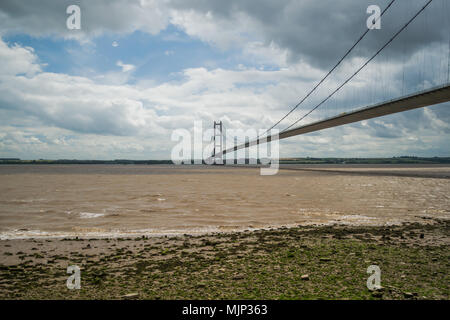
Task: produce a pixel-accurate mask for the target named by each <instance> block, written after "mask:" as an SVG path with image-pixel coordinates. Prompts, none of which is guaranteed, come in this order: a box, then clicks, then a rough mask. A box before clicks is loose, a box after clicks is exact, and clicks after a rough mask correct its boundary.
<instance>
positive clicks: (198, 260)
mask: <svg viewBox="0 0 450 320" xmlns="http://www.w3.org/2000/svg"><path fill="white" fill-rule="evenodd" d="M449 241H450V222H449V221H448V220H439V219H432V218H423V223H404V224H402V225H399V226H389V227H385V226H384V227H373V226H372V227H358V226H342V225H341V226H340V225H335V226H323V227H318V226H307V227H306V226H305V227H294V228H280V229H271V230H258V231H252V232H237V233H220V234H213V235H203V236H187V235H186V236H180V237H171V238H169V237H156V238H147V237H138V238H134V239H132V238H116V239H84V240H83V239H58V240H56V239H27V240H3V241H0V248H1V259H0V299H130V298H134V299H446V300H447V299H449V297H450V287H449V283H450V282H449V281H448V274H449V271H450V269H449V264H448V258H449V257H448V253H449V245H450V243H449ZM70 265H77V266H79V267H80V269H81V289H80V290H69V289H68V288H67V287H66V280H67V277H68V276H69V275H68V274H67V272H66V269H67V267H68V266H70ZM370 265H378V266H379V267H380V269H381V286H382V288H381V289H379V290H375V291H371V290H369V289H368V288H367V287H366V281H367V278H368V277H369V274H367V268H368V266H370Z"/></svg>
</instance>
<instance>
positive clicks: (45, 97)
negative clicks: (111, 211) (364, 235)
mask: <svg viewBox="0 0 450 320" xmlns="http://www.w3.org/2000/svg"><path fill="white" fill-rule="evenodd" d="M389 2H390V1H388V0H340V1H335V0H320V1H318V0H279V1H269V0H245V1H244V0H229V1H220V0H159V1H157V0H117V1H107V0H97V1H87V0H86V1H75V0H71V1H65V0H61V1H57V0H53V1H50V0H41V1H31V0H2V1H1V2H0V158H9V157H14V158H21V159H170V156H171V150H172V148H173V147H174V146H175V145H176V144H177V143H178V142H177V141H172V139H171V137H172V133H173V132H174V130H177V129H187V130H189V131H192V130H193V126H194V121H201V122H202V125H203V127H204V129H209V128H212V126H213V122H214V121H218V120H221V121H223V124H224V127H225V128H226V129H243V130H248V129H250V128H251V129H253V130H255V131H258V130H262V129H268V128H270V127H271V126H272V125H273V124H274V123H276V122H277V121H278V120H279V119H280V118H281V117H282V116H283V115H284V114H286V113H287V112H288V111H289V110H290V109H291V108H292V107H293V106H294V105H295V104H297V103H298V102H299V101H300V100H301V99H302V98H303V97H304V96H305V95H306V94H307V93H308V91H309V90H311V89H312V88H313V87H314V86H315V84H317V83H318V82H319V81H320V79H321V78H322V77H323V76H324V75H325V74H326V73H327V72H328V70H330V69H331V68H332V67H333V65H334V64H335V63H336V62H337V61H338V60H339V59H340V57H342V56H343V54H344V53H345V52H346V51H347V49H348V48H350V47H351V46H352V45H353V43H354V42H355V41H356V40H357V39H358V38H359V36H360V35H361V34H362V33H363V32H364V31H365V30H366V29H367V25H366V21H367V19H368V18H369V16H370V13H367V7H368V6H369V5H378V6H379V7H380V8H381V10H383V9H384V8H386V6H387V5H388V3H389ZM425 3H426V1H425V0H396V1H395V2H394V3H393V4H392V6H391V7H390V8H389V9H388V10H387V11H386V13H385V14H384V15H383V16H382V18H381V28H380V29H374V30H370V32H369V33H368V35H367V36H366V37H365V38H364V39H363V41H361V43H360V44H359V45H358V46H357V47H355V49H354V51H352V53H351V55H350V56H349V57H348V58H347V59H346V60H344V62H343V63H342V64H341V65H340V66H339V67H338V68H337V69H336V71H335V72H334V73H333V74H332V75H331V76H330V77H329V78H328V79H327V80H326V81H325V82H324V83H323V85H322V86H321V87H319V89H318V90H317V92H315V93H314V94H313V95H311V97H310V98H308V99H307V100H306V101H305V102H304V104H302V105H301V107H299V108H298V110H296V111H295V112H293V113H292V114H291V115H290V116H289V117H287V118H286V119H285V120H284V121H283V122H282V123H281V124H280V125H279V126H277V128H278V129H280V130H281V129H284V128H285V127H287V126H289V125H290V124H291V123H292V122H294V121H295V120H297V119H298V118H299V117H301V116H302V115H303V114H305V113H306V112H307V111H308V110H310V109H311V108H312V107H314V105H315V104H316V103H317V102H319V101H321V100H322V99H323V98H324V97H326V96H327V95H328V94H329V93H331V92H332V91H333V90H334V88H336V87H337V86H338V85H339V84H340V83H342V82H343V81H345V79H346V78H347V77H348V76H349V75H350V74H352V73H353V72H354V71H356V70H357V69H358V68H359V66H361V65H362V64H363V63H364V62H365V61H366V60H367V59H368V58H370V57H371V56H372V55H373V54H374V53H375V52H376V51H377V50H378V49H379V48H380V47H381V46H382V45H383V44H384V43H385V42H386V41H387V40H388V39H389V38H390V37H391V36H392V35H393V34H394V33H395V32H396V31H397V30H399V29H400V27H401V26H402V25H403V24H404V23H406V21H407V20H408V19H409V18H411V17H412V16H413V15H414V14H415V12H417V11H418V10H419V9H420V8H421V7H422V6H423V5H424V4H425ZM70 5H77V6H79V8H80V13H81V16H80V29H69V28H67V24H66V22H67V19H68V18H69V16H70V14H68V13H67V12H66V9H67V7H68V6H70ZM449 48H450V3H448V1H446V0H433V2H432V3H431V4H430V5H429V6H428V7H427V8H426V9H425V10H424V11H423V13H422V14H421V15H419V16H418V18H417V19H416V20H415V21H414V22H413V23H412V24H411V25H410V26H408V28H407V29H405V30H404V32H402V33H401V34H400V35H399V37H398V38H397V39H395V41H393V42H392V43H391V44H390V45H389V46H388V47H387V48H386V50H384V51H383V52H382V54H380V55H379V56H378V57H377V58H376V59H374V60H373V61H372V62H371V63H370V64H369V65H368V66H367V67H366V68H365V69H364V70H363V71H362V72H361V73H360V74H358V76H357V77H355V78H354V79H352V81H350V82H349V83H348V84H347V85H346V86H345V90H344V89H343V90H341V91H340V92H339V94H337V95H336V96H334V97H333V98H332V99H330V101H329V102H327V103H326V104H324V105H323V106H322V107H320V108H319V109H317V110H316V111H314V112H313V113H311V116H309V117H308V118H306V119H305V120H304V121H302V122H300V123H299V125H301V124H305V123H308V122H310V121H315V120H318V119H323V118H325V117H330V116H333V115H335V114H338V113H340V112H344V111H350V110H353V109H355V108H359V107H364V106H367V105H370V104H372V103H378V102H382V101H385V100H389V99H393V98H396V97H400V96H402V95H405V94H409V93H413V92H416V91H420V90H423V89H427V88H431V87H434V86H438V85H443V84H445V83H447V82H448V79H449V69H448V68H449V65H450V64H449V59H450V58H449V57H450V56H449ZM449 107H450V104H449V103H445V104H440V105H435V106H430V107H427V108H420V109H416V110H412V111H408V112H403V113H399V114H394V115H390V116H385V117H380V118H377V119H372V120H367V121H362V122H359V123H355V124H351V125H345V126H341V127H336V128H331V129H326V130H323V131H319V132H315V133H310V134H306V135H302V136H297V137H292V138H288V139H286V140H282V141H281V142H280V155H281V157H307V156H309V157H391V156H402V155H415V156H450V143H449V141H450V139H449V138H450V108H449ZM208 139H209V137H206V140H208ZM205 143H206V142H205ZM196 147H198V146H196Z"/></svg>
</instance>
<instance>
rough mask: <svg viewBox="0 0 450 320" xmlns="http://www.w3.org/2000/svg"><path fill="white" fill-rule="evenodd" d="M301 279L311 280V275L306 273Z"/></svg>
mask: <svg viewBox="0 0 450 320" xmlns="http://www.w3.org/2000/svg"><path fill="white" fill-rule="evenodd" d="M301 279H302V280H309V275H307V274H304V275H302V276H301Z"/></svg>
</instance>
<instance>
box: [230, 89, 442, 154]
mask: <svg viewBox="0 0 450 320" xmlns="http://www.w3.org/2000/svg"><path fill="white" fill-rule="evenodd" d="M447 101H450V85H449V84H446V85H444V86H439V87H434V88H431V89H428V90H424V91H421V92H418V93H415V94H411V95H408V96H404V97H401V98H397V99H393V100H389V101H385V102H382V103H378V104H375V105H371V106H368V107H364V108H361V109H357V110H354V111H351V112H344V113H341V114H340V115H337V116H334V117H331V118H328V119H325V120H321V121H317V122H313V123H310V124H307V125H303V126H299V127H296V128H292V129H290V130H287V131H284V132H281V133H280V134H279V138H278V139H280V140H281V139H285V138H289V137H292V136H297V135H301V134H305V133H309V132H314V131H319V130H323V129H327V128H332V127H337V126H341V125H344V124H348V123H353V122H358V121H361V120H367V119H372V118H376V117H381V116H385V115H388V114H392V113H397V112H403V111H407V110H412V109H416V108H422V107H427V106H431V105H434V104H439V103H443V102H447ZM275 139H276V137H274V136H270V137H267V140H266V139H264V140H263V139H259V140H254V141H251V142H248V143H245V144H241V145H239V146H237V147H234V148H230V149H227V150H225V151H223V154H226V153H230V152H233V151H234V150H238V149H242V148H248V147H251V146H254V145H257V144H260V143H265V142H268V141H272V140H275Z"/></svg>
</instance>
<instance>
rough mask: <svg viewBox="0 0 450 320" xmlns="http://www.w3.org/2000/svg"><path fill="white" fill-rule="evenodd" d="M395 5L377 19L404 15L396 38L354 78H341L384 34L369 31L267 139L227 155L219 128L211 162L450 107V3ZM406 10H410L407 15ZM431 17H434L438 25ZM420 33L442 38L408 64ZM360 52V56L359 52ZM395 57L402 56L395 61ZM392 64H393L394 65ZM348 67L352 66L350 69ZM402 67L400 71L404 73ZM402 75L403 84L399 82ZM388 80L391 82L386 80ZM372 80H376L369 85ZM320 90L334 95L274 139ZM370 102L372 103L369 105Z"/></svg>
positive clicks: (218, 127) (384, 42) (319, 100)
mask: <svg viewBox="0 0 450 320" xmlns="http://www.w3.org/2000/svg"><path fill="white" fill-rule="evenodd" d="M396 2H397V3H398V2H401V1H399V0H397V1H396V0H390V2H389V3H388V5H387V6H386V7H385V8H384V10H383V11H382V12H381V15H380V17H378V19H384V17H386V16H388V15H389V14H391V17H390V18H391V20H393V19H396V20H398V19H397V18H398V15H399V10H402V13H403V15H404V16H405V19H403V21H401V24H399V25H398V26H397V28H396V29H395V30H393V32H392V33H391V34H387V35H386V34H385V35H384V36H385V37H384V38H383V37H380V36H379V35H377V39H380V38H382V42H380V43H379V45H378V49H377V50H374V52H373V53H372V54H371V55H369V57H366V58H365V60H364V61H361V62H360V65H359V66H358V67H357V68H354V70H352V71H351V72H350V73H349V74H346V75H344V76H343V75H342V73H345V71H346V70H348V69H349V65H351V66H353V64H354V62H355V61H360V60H361V59H359V60H358V59H357V58H358V57H361V56H362V54H361V51H362V50H363V49H361V48H359V46H361V45H362V43H364V41H373V38H372V39H370V38H369V36H370V34H371V33H375V32H380V30H372V29H370V28H366V29H365V30H364V31H363V32H362V34H361V35H360V36H359V38H358V39H357V41H356V42H354V43H353V45H352V46H351V47H350V48H349V49H348V50H347V51H346V53H345V54H344V55H343V56H341V57H340V59H337V63H336V64H334V65H333V67H332V68H331V69H330V70H329V71H328V72H327V73H326V74H325V75H324V76H323V77H322V79H321V80H320V81H319V82H318V83H317V84H316V85H315V86H314V87H313V88H312V89H311V90H310V91H308V93H307V94H306V95H305V96H304V97H303V98H302V99H301V100H300V102H298V103H297V104H296V105H295V106H294V107H293V108H291V109H290V110H289V111H288V112H287V113H286V114H285V115H284V116H283V117H281V118H280V120H278V121H277V122H276V123H275V124H273V125H272V126H271V127H270V128H269V129H268V130H267V131H265V133H264V134H262V135H258V136H256V137H253V139H252V140H250V139H249V140H246V141H245V142H243V143H240V144H237V143H236V140H235V141H234V145H233V146H232V147H229V148H226V149H225V148H223V145H224V143H223V137H222V133H223V127H222V121H220V122H214V137H213V140H214V143H213V151H212V155H211V158H210V159H212V162H214V163H223V159H224V157H225V155H227V154H230V153H232V152H236V151H237V150H239V149H245V148H250V147H253V146H257V145H259V144H261V143H269V142H271V141H274V140H281V139H286V138H289V137H293V136H298V135H302V134H306V133H311V132H315V131H319V130H324V129H327V128H332V127H337V126H341V125H345V124H349V123H354V122H358V121H362V120H368V119H373V118H377V117H381V116H386V115H390V114H394V113H399V112H405V111H408V110H413V109H417V108H423V107H428V106H433V105H437V104H441V103H445V102H448V101H450V81H449V78H450V22H449V21H450V15H449V7H450V4H449V3H448V2H449V1H447V0H426V1H425V2H422V3H421V4H419V5H418V6H416V7H413V6H410V2H409V1H407V2H408V3H406V2H405V1H403V3H402V4H403V7H402V8H401V7H400V5H399V6H397V8H396V7H395V6H396V5H397V3H396ZM416 4H417V2H416ZM406 7H408V9H406V10H405V8H406ZM395 8H396V9H395ZM395 10H397V11H396V12H397V13H395V12H394V13H391V12H390V11H395ZM430 10H434V11H438V12H439V13H438V14H432V13H429V11H430ZM396 15H397V17H396ZM430 17H433V19H431V18H430ZM376 22H377V21H376V20H374V21H373V23H374V24H375V23H376ZM437 28H440V30H437ZM390 29H392V28H390ZM418 30H419V31H420V32H422V34H423V35H424V36H425V37H433V36H434V37H436V34H439V35H440V37H439V41H434V42H431V43H430V44H429V46H427V47H424V48H422V49H421V50H419V51H418V52H416V54H415V56H410V57H409V58H408V61H406V59H407V56H408V52H407V50H406V47H407V46H408V45H409V42H410V41H411V38H413V37H414V33H417V32H418ZM381 32H382V31H381ZM411 33H412V34H413V35H411ZM446 37H447V38H446ZM402 47H403V52H402V54H401V56H402V57H401V58H398V52H399V51H401V49H402ZM358 50H360V51H359V52H358ZM396 53H397V56H396V55H395V54H396ZM383 54H384V57H383ZM386 56H387V57H386ZM392 56H394V57H392ZM390 58H391V59H392V60H393V61H390V60H389V59H390ZM347 61H350V62H351V63H350V64H349V63H347V64H345V63H346V62H347ZM398 65H401V68H399V67H398ZM338 71H343V72H341V74H340V76H339V77H338V79H341V81H340V82H338V81H337V80H332V79H331V78H332V76H333V75H334V74H335V73H338ZM383 73H384V74H383ZM392 73H393V74H394V77H393V76H392ZM400 74H401V79H399V75H400ZM386 75H387V78H388V79H384V78H383V77H384V76H386ZM389 76H390V78H389ZM395 77H397V78H395ZM368 79H369V80H370V79H371V80H370V81H368ZM408 79H415V81H411V80H409V82H413V84H412V85H411V84H410V85H409V86H408ZM355 83H356V85H355ZM361 83H363V84H364V85H363V86H362V87H361V86H359V85H358V84H361ZM352 84H353V86H352ZM330 87H331V90H330ZM400 88H401V89H400ZM395 89H396V90H395ZM320 90H322V91H325V92H326V91H327V90H328V91H330V92H328V93H326V94H325V95H324V97H322V98H320V97H319V98H317V97H316V98H315V101H313V104H312V107H310V109H309V110H308V111H307V112H306V113H305V114H304V115H303V116H301V117H299V118H297V119H296V120H295V121H293V122H292V123H291V124H290V125H289V126H287V127H286V128H284V129H283V130H281V131H280V130H277V132H276V133H275V134H271V133H272V131H273V129H275V128H276V127H277V126H279V125H280V124H281V123H282V122H283V121H284V120H286V119H288V118H289V117H290V116H292V115H294V112H295V111H296V110H297V109H299V108H300V107H302V106H304V105H305V104H306V103H305V101H307V100H308V99H310V100H311V97H312V96H313V95H314V94H316V93H318V92H319V91H320ZM405 91H406V92H405ZM355 92H356V93H355ZM390 92H392V95H394V96H395V95H396V97H394V98H390V99H386V98H385V97H386V95H387V94H388V93H390ZM399 93H402V94H399ZM405 93H406V94H405ZM352 95H353V98H354V97H355V95H356V96H357V99H353V101H352V102H350V99H349V98H348V97H349V96H352ZM383 98H384V99H383ZM313 100H314V99H313ZM333 100H334V101H333ZM354 100H357V101H358V106H357V107H355V105H354ZM368 100H369V101H370V102H367V101H368ZM376 100H378V101H376ZM379 101H381V102H379ZM324 110H325V111H324ZM318 111H322V112H320V115H317V116H316V119H314V120H313V121H310V122H309V123H306V124H299V123H300V122H301V121H303V120H304V119H305V118H308V117H309V119H310V118H311V114H312V113H313V112H315V114H317V113H318Z"/></svg>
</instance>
